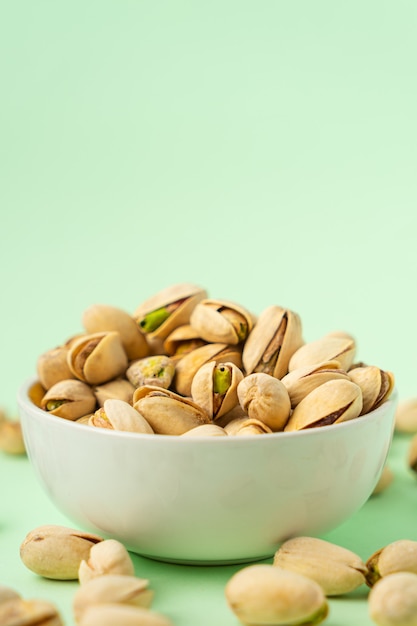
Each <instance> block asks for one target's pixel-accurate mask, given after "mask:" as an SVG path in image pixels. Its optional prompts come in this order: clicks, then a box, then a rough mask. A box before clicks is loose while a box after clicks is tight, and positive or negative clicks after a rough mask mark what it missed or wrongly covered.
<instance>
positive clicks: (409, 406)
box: [395, 397, 417, 434]
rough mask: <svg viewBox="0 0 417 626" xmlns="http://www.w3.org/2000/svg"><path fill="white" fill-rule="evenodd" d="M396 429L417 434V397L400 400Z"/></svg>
mask: <svg viewBox="0 0 417 626" xmlns="http://www.w3.org/2000/svg"><path fill="white" fill-rule="evenodd" d="M395 430H396V431H397V432H400V433H407V434H413V433H416V434H417V397H416V398H407V399H405V400H400V402H399V403H398V407H397V410H396V412H395Z"/></svg>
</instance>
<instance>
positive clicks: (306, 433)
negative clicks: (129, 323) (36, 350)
mask: <svg viewBox="0 0 417 626" xmlns="http://www.w3.org/2000/svg"><path fill="white" fill-rule="evenodd" d="M37 382H39V380H38V378H37V377H36V376H31V377H30V378H28V379H26V380H25V382H24V383H23V384H22V385H21V386H20V387H19V389H18V391H17V394H16V395H17V403H18V406H19V408H20V409H23V410H29V411H32V412H34V413H35V414H36V415H37V416H38V417H40V418H41V419H43V420H45V422H46V423H48V421H50V422H51V423H53V424H55V425H56V426H57V425H59V426H60V427H61V426H62V427H63V428H70V429H71V428H75V429H77V430H79V429H84V432H89V433H91V432H93V430H92V427H91V426H88V424H79V423H77V421H76V420H69V419H65V418H58V419H57V416H56V415H50V414H49V413H48V412H47V411H44V410H43V409H41V408H40V407H38V406H36V404H34V403H33V402H32V400H31V399H30V398H29V395H28V391H29V389H30V387H31V386H32V385H33V384H35V383H37ZM397 403H398V389H397V387H396V386H395V387H394V389H393V390H392V392H391V395H390V396H389V398H388V399H387V400H386V401H385V402H383V403H382V404H381V405H380V406H379V407H377V408H376V409H374V410H373V411H370V412H369V413H366V414H365V415H361V416H358V417H357V418H354V419H351V420H347V421H345V422H340V423H338V424H330V425H328V426H320V427H317V428H307V429H303V430H293V431H287V432H284V431H278V432H273V433H268V434H267V436H265V437H263V436H261V437H260V436H259V435H246V436H245V437H213V436H210V435H195V436H193V437H182V436H175V435H163V434H157V435H155V434H153V433H152V434H150V433H135V432H131V431H126V430H110V429H106V428H96V429H94V434H95V435H96V436H97V435H98V436H100V437H111V438H113V440H114V438H115V437H117V438H121V439H133V440H137V441H139V440H141V441H147V442H149V441H156V442H158V441H161V440H162V441H172V442H175V444H174V443H173V444H172V445H178V442H184V443H181V444H180V445H193V444H195V443H197V442H206V443H210V445H230V444H231V442H234V443H235V445H236V443H237V442H239V443H240V442H242V443H241V445H243V443H244V442H245V441H251V442H253V441H262V442H265V441H276V440H277V439H278V440H281V439H282V440H286V439H287V440H288V439H294V438H296V439H299V438H300V437H302V438H304V439H306V438H309V437H310V438H311V437H317V436H320V435H323V434H324V433H331V432H334V429H335V427H336V428H337V429H338V431H343V430H346V429H348V430H349V429H352V428H353V429H354V428H356V427H357V426H358V425H359V424H366V423H368V422H373V421H374V420H376V419H378V418H379V416H380V414H381V413H385V412H387V411H388V409H389V407H390V406H391V405H393V407H394V410H395V407H396V405H397ZM393 426H394V413H393ZM23 430H24V425H23ZM225 441H227V442H228V444H225V443H219V442H225ZM150 445H153V444H150ZM155 445H157V444H155Z"/></svg>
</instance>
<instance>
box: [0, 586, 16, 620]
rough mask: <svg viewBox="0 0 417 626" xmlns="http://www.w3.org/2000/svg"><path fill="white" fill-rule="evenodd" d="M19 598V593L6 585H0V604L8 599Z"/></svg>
mask: <svg viewBox="0 0 417 626" xmlns="http://www.w3.org/2000/svg"><path fill="white" fill-rule="evenodd" d="M19 598H20V594H19V593H18V592H17V591H15V590H14V589H12V588H11V587H7V586H6V585H0V604H3V602H7V601H8V600H17V599H19ZM0 623H1V622H0Z"/></svg>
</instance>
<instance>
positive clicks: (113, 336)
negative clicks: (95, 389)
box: [68, 331, 128, 385]
mask: <svg viewBox="0 0 417 626" xmlns="http://www.w3.org/2000/svg"><path fill="white" fill-rule="evenodd" d="M68 365H69V368H70V370H71V372H72V373H73V374H74V376H76V377H77V378H78V379H79V380H81V381H83V382H85V383H89V384H90V385H100V384H102V383H106V382H108V381H109V380H112V378H117V377H118V376H121V375H123V374H124V373H125V371H126V369H127V366H128V360H127V356H126V352H125V350H124V348H123V345H122V342H121V339H120V335H119V333H118V332H116V331H109V332H101V333H94V334H91V335H86V336H84V337H81V338H80V339H78V340H77V341H76V342H75V343H74V344H73V345H72V346H71V348H70V350H69V352H68Z"/></svg>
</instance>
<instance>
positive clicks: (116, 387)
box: [93, 378, 135, 406]
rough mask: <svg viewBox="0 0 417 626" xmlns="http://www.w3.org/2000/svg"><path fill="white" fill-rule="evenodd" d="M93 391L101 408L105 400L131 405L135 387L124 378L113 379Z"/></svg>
mask: <svg viewBox="0 0 417 626" xmlns="http://www.w3.org/2000/svg"><path fill="white" fill-rule="evenodd" d="M93 391H94V393H95V396H96V398H97V402H98V404H99V406H103V404H104V401H105V400H110V399H113V398H116V399H118V400H124V401H125V402H128V403H129V404H132V402H133V392H134V391H135V387H134V386H133V385H132V383H131V382H130V381H129V380H127V379H126V378H115V379H114V380H110V381H109V382H108V383H103V384H102V385H97V386H96V387H94V388H93Z"/></svg>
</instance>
